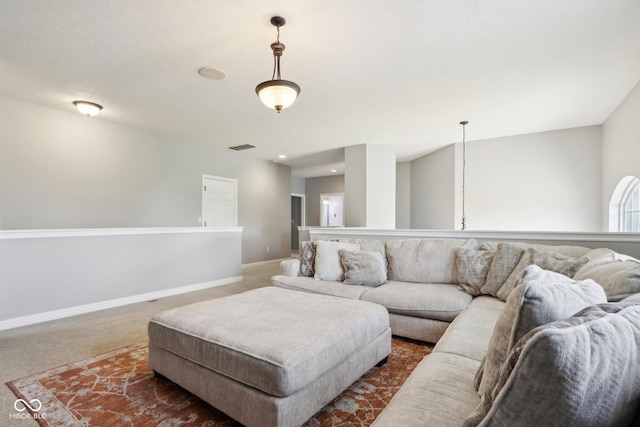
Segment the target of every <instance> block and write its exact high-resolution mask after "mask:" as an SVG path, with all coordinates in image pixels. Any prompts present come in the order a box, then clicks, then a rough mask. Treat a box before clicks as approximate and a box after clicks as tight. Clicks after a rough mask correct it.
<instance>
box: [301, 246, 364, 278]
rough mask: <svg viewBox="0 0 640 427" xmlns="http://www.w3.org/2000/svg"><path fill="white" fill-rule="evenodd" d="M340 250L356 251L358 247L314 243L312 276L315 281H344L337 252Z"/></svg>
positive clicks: (342, 269)
mask: <svg viewBox="0 0 640 427" xmlns="http://www.w3.org/2000/svg"><path fill="white" fill-rule="evenodd" d="M340 249H346V250H349V251H357V250H358V249H360V246H358V245H354V244H351V243H342V242H329V241H325V240H318V241H317V242H316V262H315V267H314V268H315V275H314V276H313V277H314V278H315V279H316V280H332V281H336V282H342V281H343V280H344V267H343V266H342V261H341V260H340V253H339V252H338V251H339V250H340Z"/></svg>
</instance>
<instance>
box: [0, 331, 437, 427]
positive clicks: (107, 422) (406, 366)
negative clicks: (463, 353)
mask: <svg viewBox="0 0 640 427" xmlns="http://www.w3.org/2000/svg"><path fill="white" fill-rule="evenodd" d="M430 352H431V347H430V346H428V345H425V344H424V343H417V342H412V341H408V340H401V339H397V338H394V339H393V342H392V353H391V355H390V357H389V360H388V362H387V363H386V364H385V365H384V366H382V367H379V368H373V369H371V370H370V371H369V372H368V373H367V374H366V375H364V376H363V377H362V378H361V379H360V380H358V381H356V382H355V383H354V384H352V385H351V386H350V387H349V388H348V389H347V390H345V391H344V392H343V393H342V394H341V395H340V396H338V397H337V398H336V399H334V400H333V401H332V402H331V403H329V404H328V405H327V406H326V407H325V408H323V409H322V410H321V411H319V412H318V413H317V414H316V415H315V416H314V417H313V418H312V419H311V420H309V421H308V422H307V424H306V426H308V427H320V426H322V427H329V426H331V427H334V426H368V425H370V424H371V423H372V422H373V421H374V420H375V418H376V417H377V416H378V415H379V414H380V412H382V410H383V409H384V408H385V407H386V405H387V404H388V403H389V401H390V400H391V398H392V397H393V396H394V395H395V393H396V392H397V390H398V389H399V388H400V387H401V386H402V384H403V383H404V381H405V380H406V379H407V377H408V376H409V374H410V373H411V372H412V371H413V369H414V368H415V366H416V365H417V364H418V363H419V362H420V360H422V358H423V357H424V356H425V355H427V354H429V353H430ZM147 360H148V352H147V344H146V343H142V344H135V345H129V346H126V347H123V348H120V349H117V350H113V351H110V352H107V353H105V354H102V355H99V356H95V357H91V358H88V359H85V360H82V361H78V362H73V363H69V364H66V365H63V366H60V367H58V368H54V369H49V370H46V371H44V372H40V373H38V374H34V375H29V376H27V377H25V378H22V379H19V380H15V381H10V382H8V383H7V385H8V386H9V388H10V389H11V390H12V391H13V392H14V393H15V394H16V396H17V397H18V398H20V399H22V401H21V402H18V403H17V404H16V406H15V407H14V408H15V409H16V416H15V417H14V419H18V418H19V417H26V416H27V410H25V408H26V407H27V406H28V407H29V408H31V410H30V411H29V412H30V413H31V418H32V419H35V420H36V421H38V423H39V424H40V425H41V426H73V425H82V426H100V427H103V426H125V425H126V426H152V425H153V426H167V427H168V426H171V427H174V426H175V427H177V426H181V427H192V426H193V427H195V426H207V427H214V426H239V424H237V423H235V422H234V421H233V420H231V419H229V418H228V417H227V416H225V415H224V414H222V413H221V412H219V411H217V410H215V409H213V408H212V407H211V406H209V405H208V404H206V403H205V402H203V401H201V400H199V399H198V398H197V397H195V396H193V395H191V394H190V393H188V392H186V391H185V390H183V389H182V388H180V387H178V386H176V385H174V384H173V383H171V382H169V381H168V380H165V379H159V378H156V377H155V376H154V375H153V372H152V371H151V369H150V368H149V366H148V363H147ZM17 414H20V415H17Z"/></svg>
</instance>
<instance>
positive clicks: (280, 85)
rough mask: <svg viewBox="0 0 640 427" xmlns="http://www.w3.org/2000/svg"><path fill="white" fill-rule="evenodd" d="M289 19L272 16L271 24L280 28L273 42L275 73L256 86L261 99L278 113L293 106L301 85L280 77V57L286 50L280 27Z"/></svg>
mask: <svg viewBox="0 0 640 427" xmlns="http://www.w3.org/2000/svg"><path fill="white" fill-rule="evenodd" d="M286 22H287V21H285V19H284V18H283V17H281V16H274V17H273V18H271V24H272V25H274V26H275V27H276V28H277V30H278V36H277V38H276V41H275V42H274V43H271V50H273V75H272V76H271V80H267V81H266V82H262V83H260V84H259V85H258V86H256V93H257V94H258V96H259V97H260V101H262V103H263V104H264V105H266V106H267V107H269V108H273V109H274V110H276V111H277V112H278V113H280V110H282V109H283V108H287V107H289V106H291V104H293V103H294V102H295V100H296V98H297V97H298V95H299V94H300V86H298V85H297V84H295V83H294V82H291V81H289V80H282V78H281V77H280V57H281V56H282V52H284V44H282V43H280V27H282V26H284V24H285V23H286Z"/></svg>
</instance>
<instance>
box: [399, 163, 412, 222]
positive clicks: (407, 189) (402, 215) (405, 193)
mask: <svg viewBox="0 0 640 427" xmlns="http://www.w3.org/2000/svg"><path fill="white" fill-rule="evenodd" d="M396 228H397V229H404V228H411V162H398V163H397V164H396Z"/></svg>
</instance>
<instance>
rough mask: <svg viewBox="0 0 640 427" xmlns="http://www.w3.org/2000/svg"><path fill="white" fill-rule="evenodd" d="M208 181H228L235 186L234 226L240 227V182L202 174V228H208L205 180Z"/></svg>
mask: <svg viewBox="0 0 640 427" xmlns="http://www.w3.org/2000/svg"><path fill="white" fill-rule="evenodd" d="M206 179H215V180H217V181H227V182H230V183H232V184H233V201H234V206H233V211H234V212H233V213H234V218H233V226H234V227H237V226H238V180H237V179H234V178H226V177H224V176H215V175H206V174H202V186H201V187H200V189H201V191H202V197H201V199H200V204H201V205H202V206H201V207H202V211H201V214H202V226H203V227H206V225H205V214H204V196H205V194H204V193H205V190H204V189H205V180H206Z"/></svg>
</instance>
